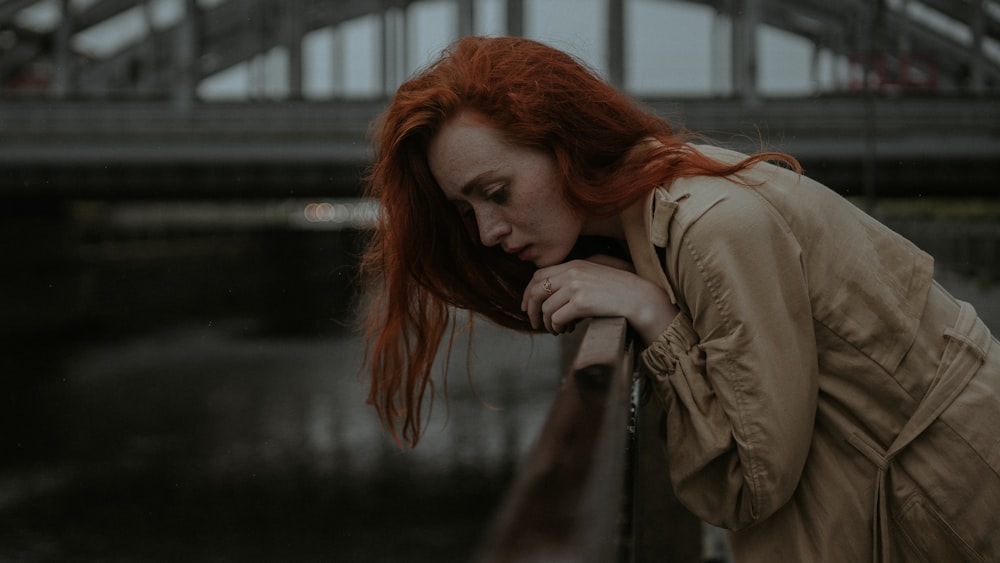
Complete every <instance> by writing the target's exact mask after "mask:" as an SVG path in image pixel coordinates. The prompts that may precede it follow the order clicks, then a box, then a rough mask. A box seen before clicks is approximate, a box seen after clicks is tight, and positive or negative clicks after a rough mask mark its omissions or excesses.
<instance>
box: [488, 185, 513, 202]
mask: <svg viewBox="0 0 1000 563" xmlns="http://www.w3.org/2000/svg"><path fill="white" fill-rule="evenodd" d="M507 195H508V194H507V186H500V187H499V188H497V189H495V190H493V191H492V192H490V193H488V194H486V201H490V202H493V203H496V204H498V205H503V204H505V203H507Z"/></svg>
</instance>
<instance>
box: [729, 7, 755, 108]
mask: <svg viewBox="0 0 1000 563" xmlns="http://www.w3.org/2000/svg"><path fill="white" fill-rule="evenodd" d="M730 13H731V14H732V18H733V29H732V41H731V46H732V55H731V60H732V77H733V79H732V84H733V92H734V93H735V94H736V96H738V97H739V98H740V99H742V100H743V101H744V102H746V103H748V104H756V103H758V102H759V101H760V96H759V94H758V92H757V28H758V27H759V24H760V6H759V0H732V8H731V10H730Z"/></svg>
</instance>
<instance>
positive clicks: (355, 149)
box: [0, 0, 1000, 561]
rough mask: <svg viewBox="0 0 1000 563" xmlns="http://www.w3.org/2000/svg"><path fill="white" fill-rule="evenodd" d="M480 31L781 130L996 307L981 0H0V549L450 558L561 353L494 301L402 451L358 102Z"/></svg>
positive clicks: (42, 556) (745, 145)
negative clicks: (360, 260) (375, 378)
mask: <svg viewBox="0 0 1000 563" xmlns="http://www.w3.org/2000/svg"><path fill="white" fill-rule="evenodd" d="M466 34H490V35H502V34H516V35H524V36H528V37H532V38H535V39H540V40H543V41H545V42H547V43H549V44H551V45H553V46H556V47H558V48H561V49H564V50H567V51H569V52H571V53H573V54H574V55H576V56H578V57H579V58H581V59H582V60H584V61H585V62H587V64H589V65H590V66H592V67H593V68H594V69H596V70H597V71H598V72H599V73H601V74H602V75H603V76H605V77H607V78H608V79H609V80H610V81H612V82H613V83H615V84H617V85H619V86H621V87H622V88H624V89H626V90H627V91H629V92H630V93H632V94H634V95H636V96H638V97H640V98H641V99H642V101H643V102H644V103H646V104H647V105H648V106H649V107H650V108H651V109H653V110H654V111H657V112H659V113H661V114H662V115H664V116H665V117H667V118H668V119H671V120H672V121H673V122H675V123H676V124H678V125H683V126H686V127H688V128H691V129H694V130H696V131H700V132H703V133H706V134H708V135H710V136H712V137H715V138H716V139H719V140H720V141H722V142H724V143H726V144H728V145H730V146H733V147H734V148H738V149H744V150H754V149H758V148H760V147H761V146H762V145H763V146H764V147H766V148H770V149H775V150H782V151H787V152H790V153H792V154H794V155H795V156H797V157H798V158H799V159H800V160H801V162H802V164H803V165H804V167H805V170H806V173H807V174H809V175H810V176H812V177H814V178H816V179H818V180H820V181H823V182H825V183H826V184H828V185H829V186H830V187H832V188H833V189H835V190H837V191H838V192H840V193H842V194H844V195H845V196H846V197H848V198H850V199H851V200H852V201H854V202H855V203H857V205H859V206H861V207H863V208H864V209H866V210H867V211H868V212H869V213H871V214H873V215H875V216H876V217H878V218H879V219H881V220H883V221H884V222H886V223H888V224H889V225H890V226H892V227H893V228H896V229H897V230H899V231H900V232H902V233H903V234H905V235H906V236H908V237H910V238H911V239H912V240H914V241H915V242H917V244H919V245H921V246H922V247H923V248H925V249H926V250H928V251H929V252H931V253H932V254H933V255H934V256H935V258H936V261H937V272H938V276H939V279H941V280H942V281H943V283H944V284H945V285H946V287H948V288H949V289H951V290H952V291H953V292H954V293H955V294H957V295H958V296H959V297H960V298H964V299H967V300H969V301H971V302H972V303H973V304H974V305H976V307H977V309H978V310H979V312H980V313H981V315H982V316H983V317H984V318H985V320H986V322H987V324H989V325H990V326H991V328H992V329H993V330H994V332H998V331H1000V289H998V287H1000V286H998V280H1000V191H998V188H997V185H998V182H997V180H996V176H997V174H998V173H1000V103H998V102H1000V97H998V94H1000V3H998V2H995V1H992V0H823V1H820V0H796V1H791V0H704V1H697V0H693V1H679V0H673V1H671V0H372V1H364V0H284V1H280V2H279V1H277V0H147V1H141V0H0V249H2V259H3V262H4V266H3V268H2V271H3V274H2V275H0V315H2V317H0V318H2V320H3V322H2V323H0V331H2V335H0V341H2V346H3V349H2V350H0V352H2V353H0V437H2V441H0V560H2V561H179V560H184V561H313V560H323V561H330V560H334V561H464V560H467V558H468V556H469V554H470V553H471V551H472V550H473V549H474V547H475V545H476V544H477V543H478V542H479V541H480V539H481V535H482V531H483V527H484V526H485V524H486V523H487V522H488V520H489V517H490V515H491V514H492V512H493V510H494V509H495V508H496V503H497V499H498V498H499V497H500V495H502V493H503V490H504V488H505V487H506V486H507V485H508V484H509V482H510V478H511V475H512V474H513V472H514V471H515V470H516V466H517V464H518V462H519V461H520V460H521V459H522V458H523V456H524V454H525V452H526V451H527V450H528V448H530V446H531V444H532V442H533V440H534V437H535V436H536V434H537V432H538V429H539V427H540V424H541V422H542V421H543V420H544V417H545V414H546V411H547V408H548V405H549V404H550V401H551V398H552V396H553V393H554V390H555V387H556V385H557V383H558V378H559V375H560V373H561V369H562V363H561V356H560V354H561V348H562V346H561V344H560V342H559V340H558V339H555V338H551V337H535V338H528V337H524V336H520V335H514V334H511V333H508V332H506V331H503V330H500V329H497V328H495V327H492V326H489V325H488V324H487V323H480V324H479V325H477V330H476V331H475V333H474V334H471V335H467V336H468V337H469V339H470V340H469V341H470V342H471V343H472V347H471V352H469V353H468V355H467V354H466V352H465V345H464V343H463V344H460V345H457V346H456V347H455V352H454V354H453V355H452V357H453V361H452V362H451V364H452V369H451V372H450V382H449V385H448V389H449V404H450V407H449V408H448V409H447V410H446V409H445V408H444V402H443V395H444V389H445V386H444V385H438V387H437V395H438V403H437V408H436V409H435V411H434V416H433V417H432V419H431V421H430V422H429V425H428V431H427V438H426V439H425V442H424V443H422V444H421V446H420V447H419V448H417V449H416V450H415V451H400V450H398V449H396V448H395V446H393V444H392V442H391V440H390V439H389V438H388V437H387V436H386V435H384V434H383V433H382V432H381V430H380V429H379V427H378V425H377V422H376V420H375V418H374V414H373V413H372V412H371V409H370V408H369V407H367V406H365V405H364V399H365V395H366V390H365V381H364V379H363V378H362V377H361V376H360V374H359V365H360V357H361V355H362V351H363V343H362V341H361V339H360V337H359V336H358V334H357V331H356V330H355V328H354V325H353V316H352V314H353V311H354V308H355V307H356V306H357V303H358V300H359V298H358V293H357V291H358V289H359V288H358V287H357V283H356V279H355V274H356V259H357V256H358V252H359V250H360V248H361V247H362V245H363V242H364V240H365V236H366V232H367V229H368V228H369V226H370V224H371V220H372V217H373V216H374V215H375V214H376V213H377V208H376V207H375V206H373V205H372V204H371V203H370V202H367V201H364V200H363V199H361V197H360V196H361V176H362V174H363V170H364V167H365V166H366V164H367V163H368V159H369V155H370V152H369V147H368V144H367V140H366V133H367V129H368V126H369V123H370V122H371V121H372V119H373V118H374V117H375V116H376V115H377V114H378V113H379V112H380V111H381V109H382V108H383V107H384V105H385V102H386V100H387V97H388V96H389V95H390V93H391V92H392V91H393V90H394V89H395V87H396V86H397V85H398V84H399V83H400V82H401V81H402V80H404V79H405V77H406V76H408V75H409V74H411V73H412V72H414V71H415V70H416V69H418V68H420V67H421V66H423V65H424V64H426V63H427V62H428V61H430V60H432V59H433V58H434V57H435V56H436V54H437V53H439V52H440V50H441V49H442V48H443V47H444V46H446V45H447V44H448V43H450V42H451V41H452V40H454V39H455V38H457V37H459V36H462V35H466ZM463 342H464V341H463ZM467 380H471V381H472V382H473V384H474V387H470V385H468V384H467ZM711 555H712V554H711V553H708V551H706V553H705V556H706V557H710V556H711Z"/></svg>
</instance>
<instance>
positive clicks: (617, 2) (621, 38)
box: [607, 0, 625, 88]
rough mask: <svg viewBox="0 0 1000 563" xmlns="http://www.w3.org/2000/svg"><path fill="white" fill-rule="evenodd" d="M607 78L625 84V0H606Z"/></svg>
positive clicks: (617, 83)
mask: <svg viewBox="0 0 1000 563" xmlns="http://www.w3.org/2000/svg"><path fill="white" fill-rule="evenodd" d="M607 25H608V28H607V29H608V80H609V81H610V82H611V83H612V84H614V85H615V86H617V87H618V88H622V87H624V86H625V0H608V24H607Z"/></svg>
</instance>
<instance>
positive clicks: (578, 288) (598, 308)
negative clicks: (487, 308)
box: [521, 256, 677, 344]
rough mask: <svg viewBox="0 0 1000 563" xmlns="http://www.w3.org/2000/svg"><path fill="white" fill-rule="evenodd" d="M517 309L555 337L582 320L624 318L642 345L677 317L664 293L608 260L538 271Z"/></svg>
mask: <svg viewBox="0 0 1000 563" xmlns="http://www.w3.org/2000/svg"><path fill="white" fill-rule="evenodd" d="M521 310H522V311H524V312H526V313H527V314H528V318H529V320H530V321H531V326H532V328H535V329H539V328H541V327H543V326H544V327H545V330H547V331H548V332H551V333H552V334H560V333H563V332H567V331H568V330H571V329H572V327H573V326H574V325H575V324H576V321H578V320H580V319H583V318H586V317H625V319H626V320H627V321H628V323H629V325H631V326H632V328H633V329H635V330H636V332H638V333H639V336H640V337H641V338H642V339H643V341H644V342H646V343H647V344H648V343H650V342H652V341H653V340H655V339H656V338H657V337H658V336H659V335H660V334H661V333H662V332H663V331H664V330H666V329H667V327H668V326H670V323H671V322H672V321H673V319H674V317H675V316H676V315H677V307H676V306H674V305H673V304H672V303H671V302H670V299H669V297H667V294H666V292H664V291H663V290H662V289H660V288H659V287H657V286H656V285H654V284H653V283H651V282H648V281H646V280H644V279H643V278H641V277H639V276H637V275H636V274H634V273H633V272H632V268H631V265H630V264H628V263H627V262H625V261H622V260H618V259H616V258H611V257H609V256H595V257H593V258H589V259H587V260H573V261H571V262H566V263H563V264H558V265H555V266H550V267H548V268H541V269H539V270H537V271H536V272H535V275H534V276H533V277H532V279H531V281H530V282H528V287H527V288H525V290H524V298H523V299H522V301H521Z"/></svg>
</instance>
